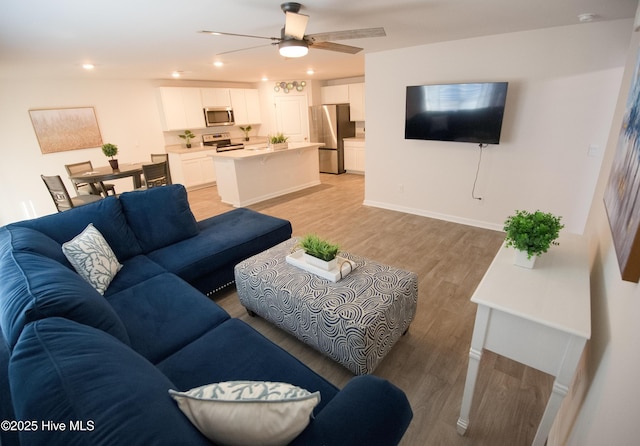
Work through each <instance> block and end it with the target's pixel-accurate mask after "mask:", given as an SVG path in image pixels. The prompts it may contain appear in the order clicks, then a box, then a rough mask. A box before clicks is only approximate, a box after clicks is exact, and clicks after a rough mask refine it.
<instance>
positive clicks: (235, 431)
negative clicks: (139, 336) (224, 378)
mask: <svg viewBox="0 0 640 446" xmlns="http://www.w3.org/2000/svg"><path fill="white" fill-rule="evenodd" d="M169 394H170V395H171V396H172V397H173V399H175V400H176V401H177V402H178V406H179V407H180V410H182V412H184V414H185V415H186V416H187V417H188V418H189V420H191V422H192V423H193V424H194V426H195V427H197V428H198V430H200V432H202V433H203V434H204V435H205V436H206V437H207V438H209V439H210V440H211V441H214V442H216V443H221V444H225V445H244V446H251V445H262V446H275V445H286V444H288V443H290V442H291V440H293V439H294V438H296V437H297V436H298V435H299V434H300V432H302V431H303V430H304V429H305V428H306V427H307V425H308V424H309V420H310V417H311V415H312V412H313V408H314V407H316V405H317V404H318V403H319V402H320V392H314V393H311V392H309V391H307V390H305V389H302V388H300V387H297V386H294V385H292V384H286V383H277V382H268V381H229V382H222V383H216V384H208V385H205V386H201V387H196V388H193V389H191V390H188V391H186V392H176V391H175V390H169Z"/></svg>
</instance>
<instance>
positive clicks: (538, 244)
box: [504, 210, 564, 268]
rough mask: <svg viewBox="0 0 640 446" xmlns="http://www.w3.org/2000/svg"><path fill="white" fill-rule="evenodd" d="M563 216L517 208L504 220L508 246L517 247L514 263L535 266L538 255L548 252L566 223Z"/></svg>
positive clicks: (528, 266) (527, 266)
mask: <svg viewBox="0 0 640 446" xmlns="http://www.w3.org/2000/svg"><path fill="white" fill-rule="evenodd" d="M561 219H562V217H558V216H555V215H553V214H550V213H547V212H541V211H535V212H528V211H519V210H517V211H516V213H515V214H514V215H511V216H509V217H508V218H507V219H506V220H505V222H504V231H505V232H506V233H507V235H506V237H505V241H506V246H507V247H513V248H515V249H516V256H515V259H514V264H516V265H518V266H523V267H526V268H533V266H534V264H535V260H536V257H538V256H540V255H541V254H543V253H545V252H547V251H548V250H549V247H550V246H551V245H552V244H557V242H556V239H557V238H558V236H559V235H560V230H561V229H562V228H564V225H563V224H562V223H561V222H560V220H561Z"/></svg>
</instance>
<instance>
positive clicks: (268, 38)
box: [198, 31, 280, 40]
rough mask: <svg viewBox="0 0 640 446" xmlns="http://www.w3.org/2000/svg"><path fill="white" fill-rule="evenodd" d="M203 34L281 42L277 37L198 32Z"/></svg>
mask: <svg viewBox="0 0 640 446" xmlns="http://www.w3.org/2000/svg"><path fill="white" fill-rule="evenodd" d="M198 32H199V33H201V34H211V35H212V36H235V37H252V38H254V39H267V40H280V39H279V38H277V37H264V36H252V35H250V34H236V33H225V32H222V31H198Z"/></svg>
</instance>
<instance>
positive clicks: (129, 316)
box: [106, 273, 229, 363]
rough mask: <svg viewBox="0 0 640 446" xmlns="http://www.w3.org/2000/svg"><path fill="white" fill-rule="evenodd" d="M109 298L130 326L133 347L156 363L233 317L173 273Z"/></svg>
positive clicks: (126, 325)
mask: <svg viewBox="0 0 640 446" xmlns="http://www.w3.org/2000/svg"><path fill="white" fill-rule="evenodd" d="M106 299H107V300H108V302H109V303H110V304H111V306H112V307H113V309H114V310H115V311H116V313H118V315H119V316H120V318H121V319H122V322H123V323H124V326H125V327H126V328H127V333H128V334H129V338H130V340H131V347H132V348H133V349H134V350H136V351H137V352H138V353H140V354H141V355H142V356H144V357H145V358H147V359H148V360H149V361H151V362H153V363H156V362H158V361H161V360H163V359H164V358H166V357H167V356H170V355H172V354H173V353H175V352H176V351H177V350H179V349H180V348H182V347H183V346H185V345H187V344H189V343H191V342H193V340H194V339H196V338H198V337H199V336H201V335H202V334H203V333H206V332H207V331H209V330H211V329H212V328H213V327H216V326H217V325H218V324H220V323H221V322H223V321H225V320H227V319H228V318H229V314H228V313H227V312H226V311H224V310H223V309H222V308H221V307H220V306H218V305H217V304H215V303H214V302H213V301H211V300H210V299H208V298H207V297H206V296H204V295H203V294H202V293H200V292H199V291H197V290H196V289H194V288H193V287H192V286H190V285H189V284H188V283H186V282H185V281H183V280H182V279H180V278H179V277H177V276H175V275H174V274H170V273H164V274H160V275H158V276H154V277H152V278H150V279H148V280H145V281H142V282H140V283H138V284H137V285H135V286H132V287H130V288H127V289H124V290H122V291H120V292H118V293H116V294H113V295H109V296H106Z"/></svg>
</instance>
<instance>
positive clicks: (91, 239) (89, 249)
mask: <svg viewBox="0 0 640 446" xmlns="http://www.w3.org/2000/svg"><path fill="white" fill-rule="evenodd" d="M62 252H63V253H64V255H65V256H66V257H67V259H68V260H69V263H71V265H73V267H74V268H75V270H76V271H77V272H78V274H80V275H81V276H82V277H83V278H84V279H85V280H86V281H87V282H89V283H90V284H91V285H92V286H93V287H94V288H95V289H96V290H97V291H98V293H100V294H104V292H105V290H106V289H107V287H108V286H109V284H110V283H111V281H112V280H113V278H114V277H115V275H116V274H117V273H118V271H120V268H122V265H121V264H120V263H119V262H118V258H117V257H116V255H115V254H114V253H113V250H112V249H111V247H110V246H109V244H108V243H107V241H106V240H105V239H104V237H103V236H102V234H101V233H100V231H98V230H97V229H96V228H95V227H94V226H93V224H91V223H89V225H88V226H87V227H86V228H85V229H84V231H82V232H81V233H80V234H79V235H77V236H75V237H74V238H73V239H72V240H69V241H68V242H66V243H64V244H63V245H62Z"/></svg>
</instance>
